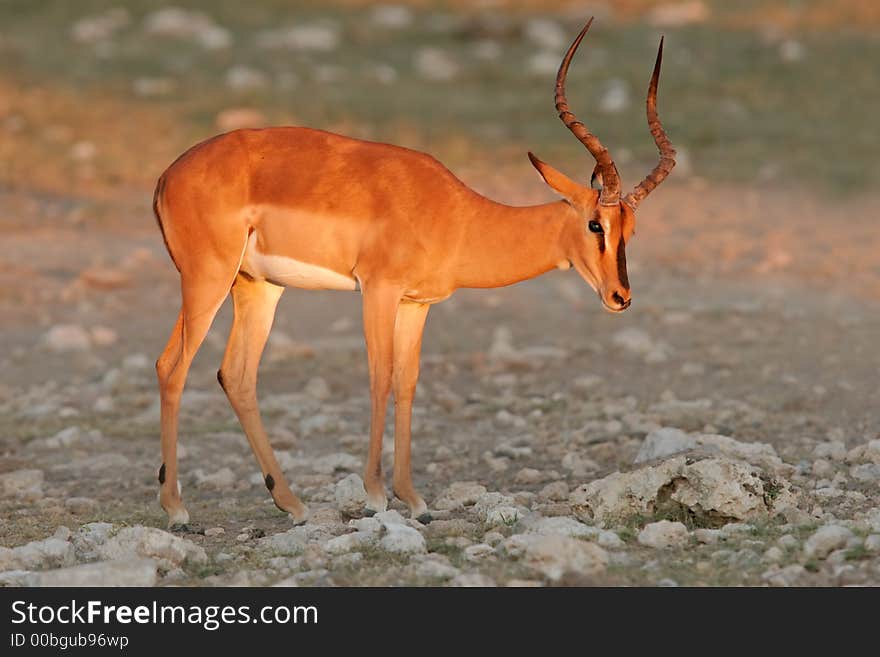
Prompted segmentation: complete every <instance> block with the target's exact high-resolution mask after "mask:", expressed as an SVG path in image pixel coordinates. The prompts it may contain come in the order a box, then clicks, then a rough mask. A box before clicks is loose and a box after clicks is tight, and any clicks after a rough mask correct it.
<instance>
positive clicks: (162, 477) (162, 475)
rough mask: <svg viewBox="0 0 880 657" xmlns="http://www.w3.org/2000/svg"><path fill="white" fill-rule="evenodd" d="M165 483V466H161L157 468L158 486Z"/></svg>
mask: <svg viewBox="0 0 880 657" xmlns="http://www.w3.org/2000/svg"><path fill="white" fill-rule="evenodd" d="M164 483H165V464H164V463H163V464H162V467H161V468H159V484H160V485H161V484H164Z"/></svg>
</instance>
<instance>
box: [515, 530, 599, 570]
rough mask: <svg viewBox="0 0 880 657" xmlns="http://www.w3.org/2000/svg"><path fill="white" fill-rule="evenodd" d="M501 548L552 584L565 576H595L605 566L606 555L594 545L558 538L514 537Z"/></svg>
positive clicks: (567, 537) (523, 535) (555, 536)
mask: <svg viewBox="0 0 880 657" xmlns="http://www.w3.org/2000/svg"><path fill="white" fill-rule="evenodd" d="M502 548H503V550H504V551H505V552H506V553H507V554H508V555H510V556H512V557H514V558H519V559H520V560H522V561H523V562H525V563H526V564H527V565H528V566H530V567H531V568H534V569H535V570H538V571H539V572H541V573H543V574H544V575H545V576H546V577H548V578H549V579H551V580H554V581H555V580H559V579H560V578H561V577H562V576H563V575H564V574H565V573H566V572H575V573H579V574H583V575H592V574H596V573H599V572H602V571H604V570H605V568H606V566H607V565H608V553H607V552H606V551H605V550H604V549H602V548H601V547H599V546H598V545H596V544H595V543H590V542H587V541H582V540H579V539H577V538H572V537H570V536H561V535H559V534H549V535H539V534H515V535H513V536H511V537H510V538H508V539H507V540H506V541H504V543H503V544H502Z"/></svg>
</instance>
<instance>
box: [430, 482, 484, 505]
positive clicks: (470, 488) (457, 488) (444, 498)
mask: <svg viewBox="0 0 880 657" xmlns="http://www.w3.org/2000/svg"><path fill="white" fill-rule="evenodd" d="M485 494H486V487H485V486H482V485H480V484H478V483H476V482H473V481H456V482H454V483H452V484H450V485H449V487H448V488H447V489H446V490H444V491H443V492H442V493H440V496H439V497H438V498H437V499H436V500H434V507H433V508H435V509H437V510H438V511H453V510H456V509H462V508H464V507H466V506H472V505H474V504H476V502H477V500H478V499H480V498H481V497H482V496H483V495H485Z"/></svg>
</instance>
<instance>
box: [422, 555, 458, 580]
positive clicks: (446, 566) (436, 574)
mask: <svg viewBox="0 0 880 657" xmlns="http://www.w3.org/2000/svg"><path fill="white" fill-rule="evenodd" d="M430 556H434V555H430ZM460 572H461V571H460V570H459V569H458V568H456V567H455V566H453V565H452V564H451V563H449V562H448V560H446V561H441V560H438V559H424V560H423V561H420V562H419V564H418V565H417V566H416V570H415V573H416V575H417V576H418V577H424V578H426V579H439V580H447V579H452V578H454V577H456V576H458V575H459V574H460Z"/></svg>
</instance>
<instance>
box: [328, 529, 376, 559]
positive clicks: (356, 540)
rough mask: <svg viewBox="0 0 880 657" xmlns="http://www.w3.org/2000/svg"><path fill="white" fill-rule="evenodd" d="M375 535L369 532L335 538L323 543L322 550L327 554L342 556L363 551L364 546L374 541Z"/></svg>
mask: <svg viewBox="0 0 880 657" xmlns="http://www.w3.org/2000/svg"><path fill="white" fill-rule="evenodd" d="M375 540H376V539H375V535H374V534H372V533H370V532H354V533H352V534H343V535H342V536H336V537H334V538H331V539H330V540H329V541H327V542H326V543H324V550H325V551H326V552H327V553H328V554H344V553H346V552H354V551H356V550H361V549H363V548H364V547H365V546H366V545H368V544H371V543H373V542H374V541H375Z"/></svg>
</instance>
